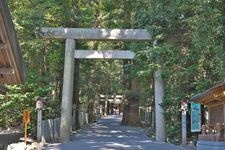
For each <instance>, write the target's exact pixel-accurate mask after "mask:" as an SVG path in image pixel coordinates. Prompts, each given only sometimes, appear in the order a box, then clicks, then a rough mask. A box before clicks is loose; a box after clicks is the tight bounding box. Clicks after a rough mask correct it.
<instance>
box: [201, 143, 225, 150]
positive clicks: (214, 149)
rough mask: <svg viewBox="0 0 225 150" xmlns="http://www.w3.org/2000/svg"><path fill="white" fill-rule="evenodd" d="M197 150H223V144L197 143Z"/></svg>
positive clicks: (224, 145) (224, 149)
mask: <svg viewBox="0 0 225 150" xmlns="http://www.w3.org/2000/svg"><path fill="white" fill-rule="evenodd" d="M197 150H225V142H217V141H198V143H197Z"/></svg>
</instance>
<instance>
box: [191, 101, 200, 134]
mask: <svg viewBox="0 0 225 150" xmlns="http://www.w3.org/2000/svg"><path fill="white" fill-rule="evenodd" d="M200 131H201V104H200V103H194V102H191V132H200Z"/></svg>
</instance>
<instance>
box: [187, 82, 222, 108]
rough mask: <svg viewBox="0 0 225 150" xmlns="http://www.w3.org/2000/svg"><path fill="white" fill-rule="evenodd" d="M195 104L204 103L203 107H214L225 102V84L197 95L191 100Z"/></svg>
mask: <svg viewBox="0 0 225 150" xmlns="http://www.w3.org/2000/svg"><path fill="white" fill-rule="evenodd" d="M191 100H192V101H193V102H195V103H202V104H203V105H213V104H215V103H220V102H222V101H224V100H225V82H223V83H221V84H218V85H216V86H214V87H212V88H210V89H208V90H206V91H204V92H203V93H200V94H197V95H195V96H194V97H192V98H191Z"/></svg>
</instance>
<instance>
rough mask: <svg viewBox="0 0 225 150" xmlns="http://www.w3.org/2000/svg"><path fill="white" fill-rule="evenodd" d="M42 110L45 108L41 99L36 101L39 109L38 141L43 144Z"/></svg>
mask: <svg viewBox="0 0 225 150" xmlns="http://www.w3.org/2000/svg"><path fill="white" fill-rule="evenodd" d="M42 108H43V101H42V99H41V98H40V97H38V98H37V99H36V109H37V141H38V142H41V136H42V131H41V122H42Z"/></svg>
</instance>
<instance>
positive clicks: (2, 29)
mask: <svg viewBox="0 0 225 150" xmlns="http://www.w3.org/2000/svg"><path fill="white" fill-rule="evenodd" d="M25 79H26V72H25V67H24V62H23V58H22V53H21V49H20V47H19V43H18V39H17V36H16V32H15V29H14V25H13V22H12V19H11V16H10V12H9V8H8V4H7V2H6V0H0V94H6V92H7V88H6V87H5V86H4V85H5V84H20V83H23V82H25Z"/></svg>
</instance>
